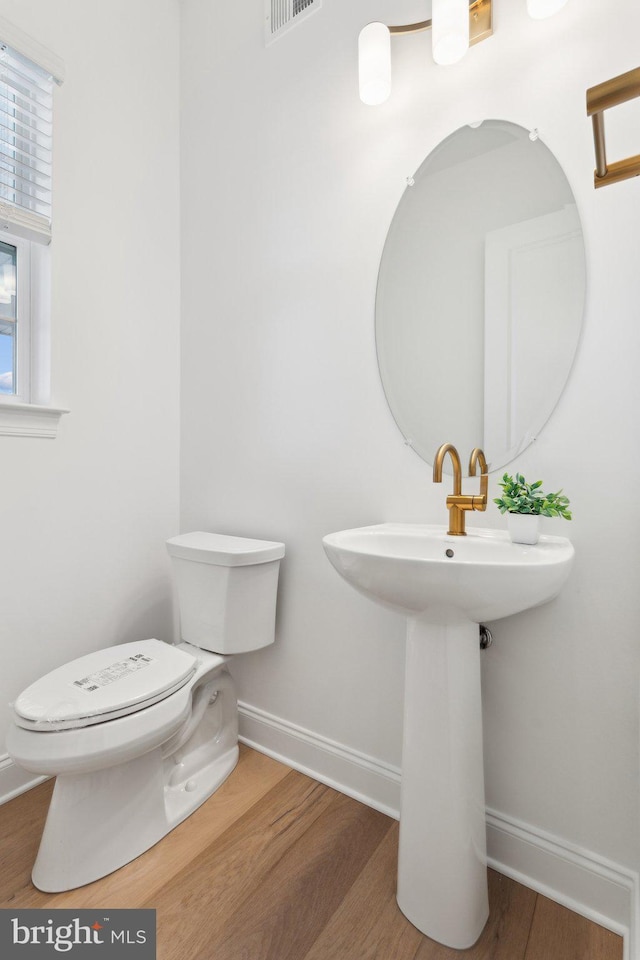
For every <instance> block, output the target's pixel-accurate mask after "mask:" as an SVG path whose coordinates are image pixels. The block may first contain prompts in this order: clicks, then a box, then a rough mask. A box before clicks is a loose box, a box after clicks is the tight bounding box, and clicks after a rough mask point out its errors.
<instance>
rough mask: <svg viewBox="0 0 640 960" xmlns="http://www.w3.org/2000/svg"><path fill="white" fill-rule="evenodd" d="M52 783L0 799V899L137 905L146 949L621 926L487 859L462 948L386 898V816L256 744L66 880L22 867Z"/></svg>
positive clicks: (561, 935)
mask: <svg viewBox="0 0 640 960" xmlns="http://www.w3.org/2000/svg"><path fill="white" fill-rule="evenodd" d="M51 790H52V783H51V782H49V783H44V784H41V785H40V786H39V787H36V788H35V789H34V790H30V791H29V792H28V793H26V794H23V795H22V796H20V797H17V798H16V799H15V800H11V801H10V802H9V803H7V804H4V805H3V806H0V907H3V908H7V907H9V908H11V907H36V908H57V907H72V908H83V907H100V908H111V909H116V908H118V907H148V908H152V909H155V910H156V911H157V914H156V915H157V930H158V950H157V956H158V960H461V958H464V960H621V957H622V941H621V939H620V937H618V936H616V935H615V934H612V933H610V932H608V931H607V930H604V929H603V928H602V927H599V926H596V925H595V924H594V923H591V922H590V921H588V920H585V919H584V918H582V917H579V916H578V915H576V914H574V913H571V912H570V911H568V910H566V909H564V908H563V907H560V906H558V904H556V903H553V902H552V901H550V900H547V899H546V898H545V897H542V896H540V895H538V894H536V893H534V892H533V891H532V890H529V889H527V888H526V887H523V886H521V885H520V884H517V883H514V882H513V881H512V880H509V879H507V878H506V877H503V876H501V875H500V874H497V873H494V872H493V871H489V896H490V903H491V915H490V918H489V921H488V923H487V926H486V927H485V930H484V932H483V934H482V936H481V937H480V940H479V941H478V943H477V944H476V945H475V947H473V948H472V949H470V950H466V951H464V952H460V951H456V950H450V949H448V948H446V947H443V946H441V945H440V944H437V943H435V942H434V941H433V940H430V939H429V938H428V937H425V936H423V935H422V934H421V933H420V932H419V931H418V930H416V928H415V927H413V926H412V925H411V924H410V923H409V921H408V920H406V919H405V917H404V916H403V915H402V913H401V912H400V910H399V909H398V907H397V905H396V902H395V872H396V857H397V844H398V825H397V823H396V822H395V821H394V820H391V819H389V818H388V817H386V816H384V815H383V814H381V813H377V812H376V811H375V810H372V809H370V808H369V807H366V806H364V805H363V804H361V803H358V802H357V801H355V800H351V799H350V798H348V797H345V796H343V795H342V794H340V793H337V792H336V791H334V790H331V789H330V788H329V787H325V786H323V785H322V784H319V783H317V782H316V781H314V780H311V779H309V777H305V776H303V775H302V774H300V773H297V772H296V771H293V770H290V769H289V768H288V767H285V766H283V765H282V764H280V763H277V762H276V761H274V760H271V759H269V758H268V757H265V756H263V755H262V754H259V753H256V752H255V751H253V750H249V749H247V748H242V749H241V754H240V762H239V764H238V767H237V769H236V771H235V772H234V774H233V775H232V776H231V777H230V779H229V780H228V781H227V782H226V783H225V784H224V785H223V786H222V787H221V788H220V790H218V792H217V793H215V794H214V795H213V797H211V798H210V799H209V800H208V801H207V802H206V803H205V804H204V805H203V806H202V807H200V809H199V810H197V811H196V812H195V813H194V814H193V815H192V816H191V817H189V819H188V820H186V821H185V822H184V823H182V824H180V826H179V827H177V828H176V829H175V830H174V831H172V833H170V834H169V835H168V836H167V837H165V838H164V840H162V841H161V842H160V843H158V844H157V845H156V846H155V847H153V848H152V849H151V850H149V851H147V853H145V854H143V856H141V857H139V858H138V859H137V860H135V861H133V863H130V864H127V866H125V867H123V868H122V869H121V870H118V871H116V873H113V874H111V875H110V876H108V877H105V878H104V879H103V880H99V881H97V882H96V883H92V884H89V885H88V886H86V887H82V888H80V889H78V890H73V891H70V892H68V893H61V894H45V893H42V892H40V891H39V890H36V889H35V887H34V886H33V885H32V883H31V880H30V872H31V866H32V864H33V861H34V859H35V855H36V852H37V848H38V843H39V839H40V833H41V831H42V826H43V824H44V819H45V816H46V811H47V805H48V801H49V797H50V794H51Z"/></svg>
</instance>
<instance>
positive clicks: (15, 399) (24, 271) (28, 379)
mask: <svg viewBox="0 0 640 960" xmlns="http://www.w3.org/2000/svg"><path fill="white" fill-rule="evenodd" d="M0 242H2V243H6V244H8V245H9V246H11V247H15V248H16V318H15V341H16V346H15V363H14V369H13V370H12V374H13V376H14V378H15V383H14V388H17V389H14V392H13V393H0V404H6V403H9V404H11V403H31V383H32V369H31V367H32V359H31V346H32V337H31V300H32V297H31V294H32V288H31V283H32V281H31V277H32V271H31V249H32V245H33V244H32V242H31V241H30V240H25V239H24V237H17V236H15V234H11V233H8V232H6V233H5V232H4V231H2V232H0Z"/></svg>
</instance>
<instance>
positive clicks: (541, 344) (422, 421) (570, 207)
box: [376, 120, 585, 470]
mask: <svg viewBox="0 0 640 960" xmlns="http://www.w3.org/2000/svg"><path fill="white" fill-rule="evenodd" d="M584 296H585V254H584V243H583V238H582V229H581V226H580V219H579V216H578V211H577V208H576V203H575V199H574V196H573V193H572V192H571V187H570V186H569V183H568V181H567V178H566V177H565V175H564V173H563V171H562V169H561V167H560V165H559V163H558V162H557V160H556V159H555V157H554V156H553V154H552V153H551V152H550V150H549V149H548V148H547V147H546V146H545V145H544V144H543V143H542V142H541V141H540V140H539V139H538V138H537V136H536V135H535V133H534V134H530V133H529V131H528V130H525V129H523V128H522V127H519V126H517V125H516V124H513V123H506V122H504V121H502V120H485V121H484V122H483V123H482V124H479V125H474V126H466V127H463V128H462V129H460V130H457V131H456V132H455V133H453V134H452V135H451V136H450V137H448V138H447V139H446V140H444V141H443V142H442V143H441V144H440V145H439V146H438V147H436V149H435V150H434V151H433V152H432V153H430V154H429V156H428V157H427V159H426V160H425V161H424V163H423V164H422V166H421V167H420V169H419V170H418V172H417V173H416V175H415V177H414V178H413V182H412V183H410V185H408V186H407V188H406V190H405V192H404V194H403V196H402V199H401V200H400V203H399V204H398V209H397V210H396V213H395V215H394V218H393V221H392V223H391V226H390V228H389V234H388V236H387V240H386V243H385V247H384V251H383V254H382V260H381V264H380V273H379V277H378V290H377V297H376V346H377V352H378V364H379V367H380V375H381V377H382V383H383V386H384V391H385V394H386V397H387V401H388V403H389V406H390V408H391V412H392V414H393V416H394V418H395V420H396V422H397V424H398V426H399V427H400V430H401V431H402V433H403V434H404V436H405V438H406V440H407V442H408V443H409V444H410V445H411V446H412V447H413V448H414V450H415V451H416V452H417V453H418V454H420V456H421V457H423V459H424V460H426V461H427V462H428V463H432V462H433V457H434V454H435V451H436V449H437V448H438V446H439V445H440V444H441V443H444V442H445V441H450V442H451V443H453V444H455V445H456V447H457V448H458V450H459V451H460V456H461V458H462V459H463V461H465V460H466V458H467V457H468V455H469V453H470V451H471V450H472V449H473V447H476V446H481V447H482V448H483V449H484V451H485V453H486V456H487V460H488V462H489V464H490V469H491V470H497V469H499V468H500V467H502V466H504V465H505V464H506V463H508V462H509V461H510V460H512V459H513V458H514V457H515V456H516V455H517V454H518V453H520V452H521V451H522V450H524V449H525V448H526V447H527V446H528V445H529V444H530V443H531V442H532V441H533V440H534V439H535V438H536V436H537V435H538V433H539V432H540V430H541V429H542V427H543V426H544V424H545V423H546V421H547V420H548V419H549V416H550V415H551V412H552V411H553V409H554V407H555V406H556V404H557V402H558V399H559V398H560V395H561V393H562V390H563V388H564V385H565V383H566V381H567V377H568V375H569V371H570V369H571V365H572V362H573V359H574V356H575V353H576V349H577V345H578V339H579V336H580V328H581V325H582V314H583V308H584Z"/></svg>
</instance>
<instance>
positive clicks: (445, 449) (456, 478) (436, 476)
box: [433, 443, 462, 495]
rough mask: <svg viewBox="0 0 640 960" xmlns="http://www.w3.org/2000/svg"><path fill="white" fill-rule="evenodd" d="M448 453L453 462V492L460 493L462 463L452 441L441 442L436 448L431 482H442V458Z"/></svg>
mask: <svg viewBox="0 0 640 960" xmlns="http://www.w3.org/2000/svg"><path fill="white" fill-rule="evenodd" d="M447 454H449V456H450V457H451V463H452V464H453V492H454V495H460V494H461V493H462V464H461V463H460V454H459V453H458V451H457V450H456V448H455V447H454V445H453V444H452V443H443V444H442V445H441V446H439V447H438V449H437V450H436V456H435V460H434V461H433V482H434V483H442V465H443V463H444V458H445V457H446V455H447Z"/></svg>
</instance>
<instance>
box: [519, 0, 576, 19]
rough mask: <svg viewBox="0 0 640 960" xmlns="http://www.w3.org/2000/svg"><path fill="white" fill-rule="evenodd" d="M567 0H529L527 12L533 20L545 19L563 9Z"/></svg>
mask: <svg viewBox="0 0 640 960" xmlns="http://www.w3.org/2000/svg"><path fill="white" fill-rule="evenodd" d="M566 2H567V0H527V12H528V14H529V16H530V17H531V18H532V19H533V20H544V19H545V18H546V17H552V16H553V15H554V13H557V12H558V10H562V8H563V7H564V5H565V3H566Z"/></svg>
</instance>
